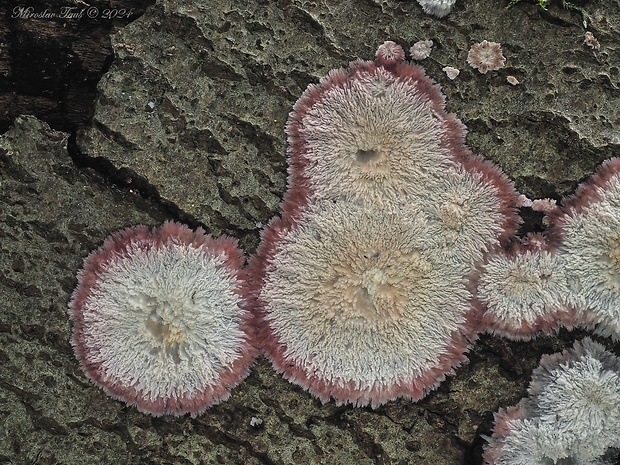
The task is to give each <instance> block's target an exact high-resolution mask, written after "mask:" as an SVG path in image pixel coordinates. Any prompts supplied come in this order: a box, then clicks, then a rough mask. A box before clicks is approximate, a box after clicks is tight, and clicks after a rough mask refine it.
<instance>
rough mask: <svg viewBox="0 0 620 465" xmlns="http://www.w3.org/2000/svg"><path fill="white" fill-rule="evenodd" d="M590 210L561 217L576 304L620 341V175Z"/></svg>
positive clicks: (605, 189) (606, 332) (601, 192)
mask: <svg viewBox="0 0 620 465" xmlns="http://www.w3.org/2000/svg"><path fill="white" fill-rule="evenodd" d="M597 192H598V200H596V201H594V202H591V203H590V204H589V205H588V206H587V208H584V209H580V210H578V211H574V212H571V213H570V214H568V215H565V216H564V217H563V218H561V220H560V223H561V228H562V231H563V234H564V236H563V241H562V246H561V251H562V253H563V254H564V260H565V262H566V270H567V274H568V279H569V282H570V284H571V289H572V292H571V298H572V302H573V304H574V305H575V306H576V307H577V308H579V309H582V310H585V311H588V312H592V313H593V314H594V315H595V316H596V318H597V319H598V320H599V321H600V324H599V326H598V327H597V331H598V332H599V333H601V334H603V335H605V336H610V335H611V336H612V337H614V338H615V339H618V338H620V174H617V173H616V174H614V175H613V176H611V177H610V179H609V180H608V182H607V183H606V186H605V188H602V187H601V188H597Z"/></svg>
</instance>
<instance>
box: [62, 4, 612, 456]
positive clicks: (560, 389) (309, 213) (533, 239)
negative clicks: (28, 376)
mask: <svg viewBox="0 0 620 465" xmlns="http://www.w3.org/2000/svg"><path fill="white" fill-rule="evenodd" d="M446 5H447V4H446ZM440 11H443V10H440ZM431 45H432V44H430V43H427V44H423V46H422V45H420V46H419V47H418V49H416V50H417V51H416V53H418V52H419V53H420V55H419V56H418V57H415V55H414V51H413V50H412V51H411V54H412V57H414V58H418V59H421V58H422V55H424V54H426V52H427V51H428V52H430V46H431ZM477 45H478V46H476V47H472V51H470V56H469V58H468V61H469V62H470V64H471V65H472V66H476V67H477V68H478V69H479V70H480V72H482V73H486V72H487V71H489V70H493V69H498V68H501V67H502V66H503V65H504V62H505V59H504V58H503V56H501V47H500V46H499V44H495V43H493V42H487V41H483V42H482V43H481V44H477ZM424 47H426V49H425V50H423V49H424ZM286 130H287V134H288V142H289V149H288V162H289V180H288V190H287V191H286V192H285V194H284V202H283V203H282V205H281V211H280V215H279V216H277V217H275V218H273V219H272V220H271V221H270V222H269V224H268V225H267V226H265V227H264V228H263V230H262V232H261V243H260V246H259V247H258V250H257V251H256V253H254V254H253V255H252V256H251V257H250V260H249V263H248V265H247V266H244V261H245V255H244V253H243V251H241V250H240V249H239V248H238V247H237V243H236V241H235V240H234V239H231V238H226V237H222V238H218V239H214V238H212V237H211V236H208V235H207V234H205V233H204V231H202V230H200V229H199V230H198V231H196V232H193V231H191V230H189V229H188V228H187V227H186V226H183V225H180V224H178V223H172V222H167V223H165V224H164V225H163V226H161V227H159V228H155V229H150V228H148V227H146V226H137V227H134V228H129V229H126V230H123V231H120V232H117V233H115V234H113V235H112V236H110V237H109V238H108V239H107V240H106V241H105V242H104V244H103V245H102V246H101V247H100V248H99V249H97V250H95V251H94V252H93V253H91V255H90V256H88V257H87V258H86V260H85V262H84V267H83V269H82V270H81V271H80V272H79V274H78V287H77V288H76V290H75V292H74V294H73V297H72V299H71V302H70V304H69V314H70V317H71V319H72V321H73V339H72V343H73V345H74V348H75V352H76V355H77V358H78V360H79V362H80V364H81V366H82V368H83V369H84V372H85V373H86V374H87V376H88V377H89V378H90V379H91V380H92V381H93V382H94V383H95V384H97V385H98V386H100V387H102V388H103V389H104V390H105V392H106V393H108V394H109V395H110V396H112V397H114V398H117V399H121V400H123V401H125V402H127V403H128V404H129V405H135V406H136V407H137V408H138V409H139V410H140V411H143V412H147V413H150V414H152V415H163V414H171V415H182V414H185V413H189V414H191V415H194V416H195V415H198V414H200V413H202V412H203V411H204V410H205V409H206V408H208V407H209V406H211V405H214V404H216V403H218V402H220V401H223V400H225V399H226V398H227V397H228V396H229V395H230V390H231V389H232V388H233V387H234V386H235V385H236V384H238V383H239V382H241V380H242V379H243V378H244V377H245V376H246V375H247V374H248V372H249V369H250V367H251V364H252V363H253V360H254V358H255V356H256V355H257V354H258V353H263V354H264V355H266V356H267V358H269V359H270V360H271V362H272V364H273V366H274V368H275V369H276V370H278V371H279V372H281V373H282V374H283V376H284V377H286V378H287V379H289V380H290V381H292V382H294V383H297V384H299V385H300V386H302V387H304V388H305V389H307V390H308V391H309V392H310V393H312V394H313V395H315V396H316V397H318V398H319V399H320V400H321V401H323V402H327V401H329V400H330V399H333V400H334V401H335V402H336V403H338V404H347V403H350V404H353V405H356V406H364V405H370V406H371V407H373V408H374V407H377V406H379V405H381V404H383V403H385V402H388V401H390V400H392V399H395V398H398V397H404V398H408V399H413V400H418V399H421V398H422V397H424V396H425V395H426V394H427V393H428V392H429V391H430V390H432V389H434V388H436V387H437V385H438V384H439V383H440V382H441V381H442V380H444V379H445V377H446V376H447V375H449V374H451V373H453V372H454V370H455V368H456V367H458V366H459V365H460V364H462V363H464V362H465V361H466V356H465V354H466V352H467V351H468V349H469V347H470V346H471V344H472V343H473V342H474V340H475V339H476V337H477V335H478V333H479V332H481V331H487V332H490V333H495V334H499V335H502V336H506V337H509V338H513V339H524V340H527V339H530V338H532V337H535V336H536V335H537V334H539V333H541V332H549V331H552V330H555V329H557V328H558V327H567V328H571V327H574V326H581V327H584V328H587V329H593V330H594V331H595V332H597V333H598V334H599V335H602V336H611V337H612V338H613V339H615V340H617V339H620V310H619V309H620V233H619V232H618V231H620V160H617V159H614V160H610V161H608V162H606V163H604V164H603V166H602V167H601V168H600V169H599V170H598V171H597V173H596V174H595V175H594V176H593V177H592V178H591V179H590V180H589V181H587V182H586V183H584V184H583V185H582V186H580V187H579V189H578V190H577V192H576V194H575V196H572V197H569V198H567V199H565V200H564V201H563V202H561V203H560V204H556V203H555V202H554V201H550V200H549V199H542V200H534V201H531V200H529V199H526V198H525V197H524V196H522V195H519V194H518V193H517V192H516V190H515V189H514V187H513V184H512V182H511V181H510V180H509V179H508V178H507V177H506V176H505V175H504V174H503V173H502V172H501V170H500V169H499V168H498V167H496V166H495V165H493V164H491V163H490V162H488V161H485V160H484V159H483V158H482V157H479V156H476V155H474V154H472V153H471V151H470V150H469V148H468V147H467V146H466V144H465V132H466V128H465V127H464V125H463V124H462V123H461V122H460V121H459V120H458V119H457V118H456V116H455V115H453V114H450V113H447V112H446V110H445V105H444V96H443V95H442V93H441V91H440V89H439V86H438V85H436V84H435V83H434V82H433V81H431V79H429V78H428V77H427V76H426V74H425V72H424V70H423V69H422V68H420V67H419V66H416V65H413V64H410V63H408V62H407V61H405V53H404V50H403V49H402V47H401V46H400V45H397V44H396V43H394V42H386V43H384V44H383V45H381V46H380V47H379V49H378V50H377V54H376V57H375V59H374V60H372V61H361V60H357V61H354V62H352V63H351V64H350V65H349V67H348V68H346V69H339V70H334V71H331V72H330V73H329V75H328V76H327V77H325V78H323V79H322V80H321V81H320V83H319V84H316V85H315V84H311V85H310V86H308V88H307V90H306V91H305V92H304V94H303V95H302V96H301V98H300V99H299V100H298V101H297V103H296V104H295V106H294V108H293V111H292V112H291V114H290V116H289V120H288V123H287V127H286ZM520 207H523V208H525V207H529V208H532V209H534V210H537V211H540V212H542V213H544V214H545V220H544V223H545V224H547V225H548V226H549V228H548V230H547V231H545V232H544V233H541V234H532V235H528V236H526V237H524V238H520V237H518V235H517V230H518V227H519V225H520V222H521V219H520V217H519V215H518V214H517V209H518V208H520ZM619 373H620V362H618V360H617V358H614V356H613V355H612V354H611V353H609V352H607V351H605V350H604V348H603V347H602V346H600V345H598V344H596V343H593V342H591V341H589V340H587V339H586V340H585V341H584V342H583V343H577V344H576V345H575V348H574V349H573V350H571V351H568V352H565V353H564V354H562V355H555V356H549V357H547V358H543V361H542V368H539V369H538V370H537V371H535V372H534V376H533V381H532V385H531V387H530V399H529V400H527V401H523V402H522V403H521V404H519V406H518V407H515V408H510V409H508V410H502V411H500V413H499V414H498V416H497V418H496V427H495V432H494V434H493V438H492V439H490V442H489V446H488V448H487V452H486V455H485V457H486V459H487V462H488V463H489V464H493V465H516V464H524V463H528V464H529V463H533V464H535V463H540V464H544V463H565V462H558V460H577V461H576V462H574V463H590V462H585V461H583V460H590V459H592V460H595V459H596V460H598V459H597V458H598V457H603V455H604V454H606V453H607V451H606V448H615V447H619V445H618V443H617V438H618V437H620V431H618V429H619V428H620V412H618V405H620V382H619V381H618V379H619V376H620V375H619ZM588 392H590V393H593V394H592V395H589V394H587V393H588ZM581 412H585V413H586V414H585V416H583V417H581V416H580V415H581ZM579 431H586V432H587V434H585V435H583V434H582V435H581V436H580V435H579V434H578V432H579ZM614 435H615V436H614ZM584 438H585V439H584ZM614 438H615V439H614ZM614 441H615V442H614ZM582 459H583V460H582ZM549 460H551V461H552V462H549ZM579 460H582V461H581V462H580V461H579ZM566 463H569V462H566ZM570 463H573V462H570ZM592 463H595V462H592ZM597 463H598V462H597Z"/></svg>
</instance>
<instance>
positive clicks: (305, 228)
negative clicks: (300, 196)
mask: <svg viewBox="0 0 620 465" xmlns="http://www.w3.org/2000/svg"><path fill="white" fill-rule="evenodd" d="M436 234H437V231H436V227H433V226H432V224H431V223H430V222H429V221H428V220H427V219H426V217H425V215H424V214H422V213H420V212H418V211H416V210H415V208H406V207H404V206H403V210H402V211H400V212H398V213H395V212H388V211H385V210H381V209H375V210H369V209H367V208H365V207H362V206H360V205H358V204H354V203H348V202H343V201H337V202H321V203H317V204H313V205H311V206H309V207H308V208H307V209H306V210H304V212H303V213H302V214H300V215H299V216H298V218H297V219H296V220H295V221H290V222H289V221H287V220H283V219H275V220H272V222H271V223H270V224H269V226H268V228H267V229H266V230H264V231H263V238H262V242H261V245H260V247H259V249H258V251H257V253H256V254H255V255H254V256H253V257H252V258H251V260H250V267H249V273H250V274H251V275H252V276H254V281H253V282H251V283H250V284H249V286H250V289H249V290H248V294H249V295H250V296H251V301H252V305H253V306H254V308H256V309H257V314H258V321H257V325H258V326H259V328H260V330H259V331H260V337H259V339H260V340H261V341H262V343H263V345H264V348H265V351H266V353H267V356H268V357H269V358H270V359H271V361H272V363H273V365H274V367H275V368H276V369H277V370H278V371H280V372H282V373H283V374H284V377H286V378H287V379H289V380H290V381H292V382H294V383H297V384H299V385H301V386H303V387H304V388H306V389H307V390H309V391H310V392H311V393H313V394H314V395H316V396H317V397H319V398H320V399H321V400H322V401H323V402H327V401H328V400H329V399H330V397H332V398H334V399H335V401H336V402H337V403H338V404H343V403H352V404H354V405H357V406H363V405H368V404H370V405H371V406H372V407H376V406H378V405H381V404H383V403H385V402H387V401H389V400H391V399H394V398H396V397H399V396H402V397H405V398H410V399H414V400H418V399H420V398H422V397H423V396H424V395H426V394H427V393H428V391H430V390H431V389H433V388H435V387H436V386H437V385H438V384H439V383H440V382H441V381H442V380H443V379H444V378H445V376H446V375H447V374H450V373H452V372H453V369H454V367H456V366H458V365H459V364H461V363H462V362H463V361H464V360H465V356H464V353H465V351H466V350H467V349H468V345H469V341H470V340H471V339H473V338H475V329H474V327H475V323H474V321H475V316H474V315H473V314H472V312H471V307H470V305H469V299H470V297H471V296H470V294H469V292H468V290H467V287H466V279H465V275H466V274H467V268H466V267H465V266H464V265H463V264H462V263H459V262H458V261H457V260H452V261H446V260H443V259H442V258H441V257H439V256H437V254H435V253H434V252H433V251H434V248H433V243H434V236H435V235H436Z"/></svg>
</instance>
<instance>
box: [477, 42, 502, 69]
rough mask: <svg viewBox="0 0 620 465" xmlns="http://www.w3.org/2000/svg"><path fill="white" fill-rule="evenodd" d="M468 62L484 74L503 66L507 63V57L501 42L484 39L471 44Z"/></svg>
mask: <svg viewBox="0 0 620 465" xmlns="http://www.w3.org/2000/svg"><path fill="white" fill-rule="evenodd" d="M467 63H468V64H469V66H471V67H472V68H475V69H477V70H478V71H480V72H481V73H482V74H486V73H487V72H489V71H495V70H498V69H500V68H503V67H504V65H505V64H506V58H504V55H503V53H502V46H501V44H498V43H497V42H489V41H488V40H483V41H482V42H480V43H478V44H473V45H472V46H471V48H470V49H469V53H468V54H467Z"/></svg>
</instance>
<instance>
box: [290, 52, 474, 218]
mask: <svg viewBox="0 0 620 465" xmlns="http://www.w3.org/2000/svg"><path fill="white" fill-rule="evenodd" d="M403 59H404V52H403V50H402V48H401V47H400V45H397V44H395V43H394V42H386V43H384V44H383V45H381V46H380V47H379V49H378V51H377V54H376V59H375V60H374V61H361V60H357V61H354V62H352V63H351V64H350V66H349V68H347V69H338V70H333V71H330V73H329V74H328V75H327V77H325V78H323V79H321V81H320V83H319V84H318V85H314V84H310V85H309V86H308V89H307V90H306V91H305V92H304V94H303V95H302V96H301V98H300V99H299V100H298V101H297V103H296V104H295V106H294V108H293V111H292V112H291V114H290V116H289V120H288V123H287V133H288V141H289V149H288V154H289V164H290V168H289V173H290V178H289V186H291V188H290V191H289V192H288V193H287V195H288V199H296V201H297V202H299V203H302V204H303V203H304V200H305V201H307V200H308V199H310V198H315V199H318V200H321V199H345V200H351V201H355V202H365V203H367V204H369V205H377V204H380V205H383V206H384V207H393V206H395V205H398V204H400V203H401V202H403V201H407V200H406V197H407V196H408V195H411V194H413V193H415V192H417V191H420V190H424V186H425V185H426V183H427V181H428V180H429V176H433V175H434V173H436V172H437V171H438V170H440V169H442V168H446V167H448V166H453V165H454V164H455V162H456V161H457V160H459V159H461V158H463V157H467V156H469V155H471V153H470V151H469V149H467V147H466V146H465V127H464V126H463V124H462V123H461V122H460V121H459V120H458V119H457V118H456V117H455V116H454V115H452V114H448V113H446V111H445V107H444V97H443V95H442V94H441V91H440V89H439V86H437V85H436V84H434V83H433V81H432V80H431V79H429V78H428V77H427V76H426V74H425V73H424V70H423V69H422V68H420V67H418V66H416V65H411V64H409V63H406V62H404V61H403ZM291 203H294V202H291Z"/></svg>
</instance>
